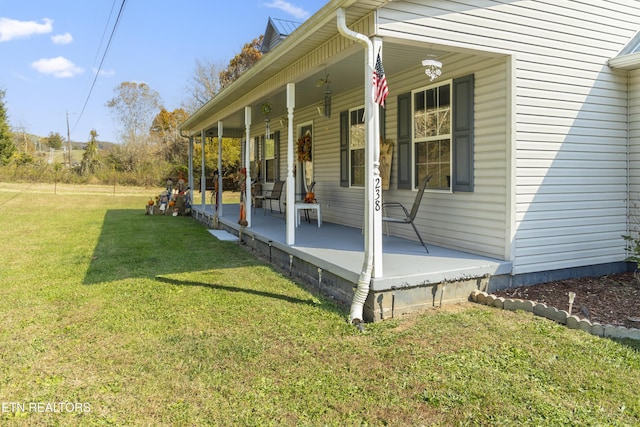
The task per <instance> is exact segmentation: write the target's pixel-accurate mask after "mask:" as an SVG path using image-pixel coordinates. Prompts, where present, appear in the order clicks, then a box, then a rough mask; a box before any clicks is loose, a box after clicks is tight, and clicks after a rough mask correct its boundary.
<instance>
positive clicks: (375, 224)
mask: <svg viewBox="0 0 640 427" xmlns="http://www.w3.org/2000/svg"><path fill="white" fill-rule="evenodd" d="M371 42H372V47H373V49H372V52H371V55H370V58H369V61H370V62H369V66H368V67H367V71H366V73H365V85H366V82H367V81H371V79H372V78H373V77H372V76H373V71H374V66H375V65H374V63H375V58H376V56H377V54H378V52H380V57H381V58H382V51H381V49H382V39H381V38H380V37H373V38H372V39H371ZM381 60H382V59H381ZM367 78H368V79H369V80H367ZM373 92H374V88H371V89H369V90H366V89H365V93H368V95H367V99H366V102H367V108H366V109H370V110H371V115H370V116H369V117H370V118H371V120H370V121H369V122H368V123H367V129H368V130H369V135H370V137H369V138H368V139H366V141H367V153H366V156H367V157H366V158H367V168H368V169H369V170H368V171H367V172H366V173H367V177H368V178H369V179H368V180H367V183H369V188H368V191H367V194H368V195H369V197H370V199H369V203H368V209H369V210H370V214H369V218H371V220H372V223H370V224H369V233H368V234H369V238H370V239H373V245H372V246H373V273H372V276H373V277H374V278H376V277H382V179H381V177H380V108H379V107H378V104H377V103H376V102H375V100H374V93H373Z"/></svg>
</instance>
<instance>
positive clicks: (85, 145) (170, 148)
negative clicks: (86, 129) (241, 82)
mask: <svg viewBox="0 0 640 427" xmlns="http://www.w3.org/2000/svg"><path fill="white" fill-rule="evenodd" d="M262 39H263V36H260V37H258V38H257V39H254V40H253V41H252V42H250V43H246V44H245V45H244V47H243V48H242V51H241V52H240V53H238V54H237V55H236V56H235V57H234V58H233V59H231V61H229V63H228V65H227V66H226V67H223V66H220V65H218V64H216V63H214V62H212V61H209V60H199V59H198V60H196V61H195V68H194V71H193V75H192V77H191V79H190V80H189V82H187V86H186V90H185V93H186V94H187V95H186V98H185V99H184V100H183V101H182V105H181V106H180V107H179V108H175V109H174V110H172V111H170V110H168V109H166V108H165V106H164V104H163V102H162V98H161V96H160V93H159V92H157V91H156V90H154V89H152V88H151V87H149V85H147V84H146V83H137V82H122V83H120V84H119V85H118V86H117V87H115V88H114V96H113V98H111V99H109V100H107V102H106V103H105V105H106V108H107V109H108V111H109V113H110V114H111V116H112V117H113V119H114V121H115V122H116V123H117V124H118V132H119V134H118V137H119V143H117V144H114V143H107V142H105V141H100V140H99V131H98V130H97V129H92V130H91V131H90V133H89V135H87V139H86V141H84V142H81V143H79V142H72V141H69V140H68V138H67V139H65V138H64V137H63V136H62V135H60V133H58V132H51V133H49V135H48V136H35V135H31V134H28V133H27V132H26V131H25V130H20V129H15V128H11V126H10V124H9V120H8V112H7V107H6V103H5V96H6V90H0V180H4V181H21V180H24V181H40V182H47V181H57V182H69V183H102V184H113V183H114V181H115V182H117V183H119V184H121V185H143V186H157V185H162V184H163V183H164V182H165V181H166V179H167V178H169V177H172V178H175V177H177V176H179V175H180V174H183V175H187V173H188V156H189V153H188V143H187V139H186V138H185V137H184V136H182V135H180V132H179V130H178V127H179V126H180V124H181V123H183V122H184V121H185V120H186V119H187V118H188V117H189V115H190V114H192V113H193V112H195V111H196V110H197V109H199V108H200V107H202V106H203V105H204V104H206V103H207V102H208V101H209V100H210V99H211V98H213V97H214V96H215V95H216V94H217V93H218V92H219V91H220V90H222V89H223V88H224V87H226V86H227V85H229V84H230V83H232V82H233V81H235V80H236V79H237V78H238V77H240V76H241V75H242V73H243V72H244V71H246V70H248V69H249V68H251V67H252V66H253V65H254V64H255V63H256V62H257V61H259V60H260V58H261V55H262V54H261V52H260V46H261V44H262ZM216 144H217V138H216V141H205V144H204V147H203V144H195V145H194V156H193V160H194V164H193V168H194V173H195V174H196V176H198V175H199V174H200V171H201V159H202V152H201V150H202V149H203V148H204V150H205V162H206V169H207V170H209V171H213V170H214V169H216V168H217V164H218V150H217V145H216ZM222 145H223V147H222V150H223V174H233V173H235V171H236V170H237V168H238V167H239V164H240V141H239V140H237V139H230V138H229V139H228V138H223V142H222Z"/></svg>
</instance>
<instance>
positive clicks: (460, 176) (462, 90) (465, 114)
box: [451, 74, 474, 192]
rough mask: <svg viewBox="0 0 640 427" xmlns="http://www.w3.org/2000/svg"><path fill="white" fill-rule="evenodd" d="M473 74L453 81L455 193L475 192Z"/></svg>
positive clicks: (453, 181)
mask: <svg viewBox="0 0 640 427" xmlns="http://www.w3.org/2000/svg"><path fill="white" fill-rule="evenodd" d="M473 90H474V77H473V74H470V75H468V76H464V77H460V78H457V79H454V80H453V131H452V137H453V144H452V145H453V148H452V150H453V165H452V166H453V167H452V169H453V171H452V172H453V180H452V182H451V185H452V187H453V191H467V192H471V191H473V109H474V99H473Z"/></svg>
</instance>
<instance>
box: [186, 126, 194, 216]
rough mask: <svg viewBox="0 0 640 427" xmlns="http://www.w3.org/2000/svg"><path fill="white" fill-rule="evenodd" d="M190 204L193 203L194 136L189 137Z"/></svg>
mask: <svg viewBox="0 0 640 427" xmlns="http://www.w3.org/2000/svg"><path fill="white" fill-rule="evenodd" d="M188 165H189V166H188V167H189V175H188V178H187V179H188V180H189V184H188V185H189V189H190V190H189V204H191V205H193V188H194V187H193V136H190V137H189V163H188Z"/></svg>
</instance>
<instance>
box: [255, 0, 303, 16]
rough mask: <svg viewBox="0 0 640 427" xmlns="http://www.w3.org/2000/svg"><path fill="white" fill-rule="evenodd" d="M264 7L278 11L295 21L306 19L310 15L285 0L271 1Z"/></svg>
mask: <svg viewBox="0 0 640 427" xmlns="http://www.w3.org/2000/svg"><path fill="white" fill-rule="evenodd" d="M264 5H265V6H266V7H271V8H273V9H280V10H282V11H284V12H286V13H288V14H290V15H292V16H293V17H295V18H296V19H302V20H304V19H307V18H308V17H309V16H311V14H310V13H309V12H307V11H306V10H304V9H302V8H301V7H298V6H295V5H293V4H291V3H289V2H288V1H285V0H272V1H271V2H269V3H265V4H264Z"/></svg>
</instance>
